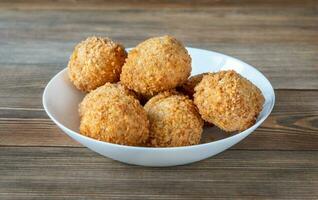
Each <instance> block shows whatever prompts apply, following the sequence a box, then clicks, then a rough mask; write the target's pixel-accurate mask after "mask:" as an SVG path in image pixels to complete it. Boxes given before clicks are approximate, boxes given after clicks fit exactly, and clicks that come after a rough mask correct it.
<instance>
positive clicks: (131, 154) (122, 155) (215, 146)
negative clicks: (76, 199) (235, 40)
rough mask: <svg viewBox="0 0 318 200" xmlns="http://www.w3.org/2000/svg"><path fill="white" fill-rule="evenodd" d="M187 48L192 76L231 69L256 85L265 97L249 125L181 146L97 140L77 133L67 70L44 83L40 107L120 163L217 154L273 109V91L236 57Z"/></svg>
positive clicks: (76, 95) (177, 161)
mask: <svg viewBox="0 0 318 200" xmlns="http://www.w3.org/2000/svg"><path fill="white" fill-rule="evenodd" d="M187 49H188V51H189V54H190V55H191V57H192V75H195V74H199V73H203V72H215V71H219V70H228V69H233V70H235V71H236V72H238V73H240V74H241V75H242V76H244V77H246V78H247V79H248V80H250V81H251V82H253V83H254V84H255V85H257V87H258V88H260V90H261V91H262V93H263V95H264V97H265V103H264V107H263V110H262V112H261V113H260V115H259V117H258V119H257V121H256V123H255V124H254V125H253V126H252V127H250V128H249V129H247V130H245V131H243V132H240V133H237V134H234V135H227V137H224V136H223V137H222V138H223V139H219V140H217V141H212V142H211V141H210V142H208V143H203V144H199V145H193V146H185V147H172V148H149V147H132V146H124V145H117V144H112V143H107V142H102V141H98V140H95V139H92V138H89V137H86V136H83V135H81V134H79V115H78V104H79V103H80V102H81V100H82V99H83V97H84V94H83V93H82V92H80V91H78V90H77V89H75V87H74V86H73V85H72V84H71V82H70V81H69V79H68V75H67V69H64V70H62V71H61V72H59V73H58V74H57V75H55V76H54V77H53V78H52V80H51V81H50V82H49V83H48V85H47V86H46V88H45V90H44V93H43V106H44V109H45V111H46V113H47V114H48V116H49V117H50V118H51V119H52V120H53V121H54V123H55V124H56V125H57V126H58V127H60V128H61V129H62V130H63V131H64V132H65V133H66V134H68V135H69V136H70V137H72V138H73V139H74V140H76V141H78V142H79V143H81V144H82V145H84V146H86V147H88V148H90V149H91V150H93V151H95V152H97V153H99V154H101V155H103V156H106V157H109V158H112V159H114V160H118V161H121V162H124V163H128V164H135V165H144V166H174V165H183V164H188V163H192V162H196V161H199V160H202V159H205V158H208V157H210V156H213V155H215V154H218V153H220V152H222V151H224V150H226V149H228V148H230V147H231V146H233V145H234V144H236V143H238V142H239V141H241V140H242V139H244V138H245V137H246V136H248V135H249V134H251V133H252V132H253V131H254V130H255V129H256V128H257V127H259V126H260V125H261V123H262V122H263V121H264V120H265V119H266V118H267V117H268V115H269V114H270V112H271V111H272V109H273V106H274V102H275V94H274V90H273V87H272V85H271V84H270V82H269V81H268V80H267V79H266V78H265V76H264V75H263V74H262V73H260V72H259V71H257V70H256V69H255V68H254V67H252V66H250V65H248V64H246V63H244V62H242V61H240V60H238V59H236V58H233V57H230V56H227V55H223V54H220V53H216V52H212V51H207V50H202V49H195V48H187ZM213 130H215V129H212V132H211V130H210V129H206V130H205V135H206V134H208V135H213V134H214V131H213ZM216 132H217V131H216ZM215 134H216V133H215Z"/></svg>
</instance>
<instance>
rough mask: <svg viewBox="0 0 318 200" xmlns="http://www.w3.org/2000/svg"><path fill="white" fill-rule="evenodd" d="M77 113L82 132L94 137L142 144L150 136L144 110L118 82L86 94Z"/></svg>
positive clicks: (124, 143)
mask: <svg viewBox="0 0 318 200" xmlns="http://www.w3.org/2000/svg"><path fill="white" fill-rule="evenodd" d="M79 114H80V118H81V122H80V132H81V134H83V135H86V136H88V137H92V138H95V139H97V140H101V141H106V142H111V143H116V144H123V145H131V146H141V145H144V144H145V143H146V141H147V139H148V137H149V121H148V118H147V113H146V112H145V110H144V109H143V107H142V106H141V105H140V103H139V101H138V100H136V99H135V98H134V97H133V95H132V94H131V92H129V91H128V90H126V89H125V88H124V87H123V86H122V85H120V84H111V83H106V84H105V85H103V86H101V87H99V88H97V89H96V90H94V91H92V92H90V93H89V94H87V95H86V96H85V98H84V99H83V101H82V102H81V103H80V105H79Z"/></svg>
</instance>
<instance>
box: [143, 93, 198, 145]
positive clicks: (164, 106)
mask: <svg viewBox="0 0 318 200" xmlns="http://www.w3.org/2000/svg"><path fill="white" fill-rule="evenodd" d="M145 109H146V111H147V114H148V118H149V121H150V135H149V143H150V146H154V147H177V146H188V145H194V144H199V142H200V139H201V134H202V131H203V120H202V119H201V116H200V114H199V112H198V110H197V108H196V106H195V105H194V103H193V101H192V100H190V99H189V98H188V97H187V96H185V95H182V94H178V93H176V92H170V91H166V92H163V93H160V94H158V95H156V96H154V97H152V98H151V99H150V100H149V101H148V102H147V103H146V105H145Z"/></svg>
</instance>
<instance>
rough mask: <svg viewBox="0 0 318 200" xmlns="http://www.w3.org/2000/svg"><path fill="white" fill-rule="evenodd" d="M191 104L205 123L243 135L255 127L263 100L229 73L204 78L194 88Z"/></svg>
mask: <svg viewBox="0 0 318 200" xmlns="http://www.w3.org/2000/svg"><path fill="white" fill-rule="evenodd" d="M194 103H195V104H196V105H197V107H198V109H199V112H200V114H201V116H202V118H203V119H204V120H206V121H208V122H211V123H213V124H215V125H216V126H218V127H219V128H221V129H223V130H225V131H227V132H231V131H243V130H245V129H247V128H249V127H250V126H252V125H253V124H254V123H255V121H256V118H257V116H258V115H259V113H260V112H261V110H262V108H263V104H264V97H263V95H262V92H261V91H260V90H259V89H258V88H257V87H256V86H255V85H253V84H252V83H251V82H250V81H249V80H247V79H245V78H244V77H242V76H241V75H239V74H238V73H236V72H235V71H233V70H229V71H220V72H218V73H213V74H208V75H205V76H204V77H203V79H202V81H201V82H200V83H199V84H198V85H197V86H196V87H195V94H194Z"/></svg>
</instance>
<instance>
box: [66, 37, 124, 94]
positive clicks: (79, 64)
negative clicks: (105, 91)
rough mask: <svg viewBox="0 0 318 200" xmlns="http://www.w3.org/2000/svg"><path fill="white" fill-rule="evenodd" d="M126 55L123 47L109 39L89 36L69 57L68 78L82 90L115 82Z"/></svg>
mask: <svg viewBox="0 0 318 200" xmlns="http://www.w3.org/2000/svg"><path fill="white" fill-rule="evenodd" d="M126 57H127V53H126V51H125V49H124V47H123V46H122V45H120V44H118V43H115V42H114V41H112V40H111V39H109V38H101V37H89V38H87V39H86V40H84V41H82V42H81V43H79V44H78V45H77V46H76V47H75V49H74V51H73V53H72V55H71V57H70V60H69V63H68V74H69V78H70V80H71V82H72V83H73V84H74V85H75V87H76V88H77V89H79V90H81V91H84V92H89V91H91V90H94V89H96V88H97V87H99V86H102V85H104V84H105V83H107V82H110V83H113V82H117V81H119V77H120V73H121V69H122V66H123V64H124V62H125V59H126Z"/></svg>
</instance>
